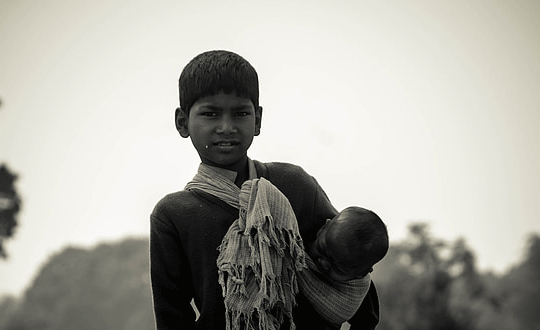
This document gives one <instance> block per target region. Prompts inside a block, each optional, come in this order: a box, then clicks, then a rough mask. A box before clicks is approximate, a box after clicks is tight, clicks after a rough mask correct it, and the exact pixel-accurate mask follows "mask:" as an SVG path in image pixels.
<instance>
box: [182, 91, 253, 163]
mask: <svg viewBox="0 0 540 330" xmlns="http://www.w3.org/2000/svg"><path fill="white" fill-rule="evenodd" d="M261 116H262V109H261V108H259V109H255V108H254V105H253V103H252V102H251V100H250V99H248V98H244V97H239V96H237V95H236V94H234V93H233V94H225V93H223V92H221V93H219V94H215V95H211V96H206V97H203V98H201V99H199V100H198V101H197V102H195V103H194V104H193V106H192V107H191V109H190V111H189V117H188V118H187V120H185V121H182V118H181V117H182V114H179V113H178V111H177V115H176V125H177V128H178V130H179V132H180V134H181V135H182V136H183V137H187V136H190V137H191V142H192V143H193V146H194V147H195V149H197V152H198V153H199V156H200V158H201V161H202V162H203V163H204V164H208V165H211V166H217V167H221V168H226V169H229V170H233V171H240V170H241V169H242V168H243V167H244V166H245V164H246V160H247V150H248V148H249V147H250V146H251V142H252V141H253V137H254V136H256V135H259V132H260V128H261ZM179 117H180V118H179ZM182 129H185V130H187V135H186V134H185V133H186V132H184V134H183V132H182Z"/></svg>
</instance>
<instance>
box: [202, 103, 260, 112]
mask: <svg viewBox="0 0 540 330" xmlns="http://www.w3.org/2000/svg"><path fill="white" fill-rule="evenodd" d="M202 107H203V108H207V109H210V110H214V111H221V110H223V107H220V106H217V105H212V104H203V105H202ZM250 108H251V104H242V105H238V106H235V107H232V108H231V109H232V110H233V111H238V110H246V109H250Z"/></svg>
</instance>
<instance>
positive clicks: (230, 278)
mask: <svg viewBox="0 0 540 330" xmlns="http://www.w3.org/2000/svg"><path fill="white" fill-rule="evenodd" d="M243 188H244V187H243ZM242 191H245V190H244V189H242ZM250 192H251V193H253V189H250ZM255 193H257V192H256V191H255ZM241 195H242V193H241ZM244 197H245V196H244ZM253 197H254V196H250V198H249V199H250V200H251V198H253ZM259 197H260V196H259ZM240 200H242V196H241V197H240ZM241 204H242V203H241ZM248 207H249V206H248ZM260 215H261V214H259V215H257V214H255V215H253V214H251V213H250V212H249V211H248V210H246V208H244V207H242V208H241V209H240V218H239V219H238V220H236V221H235V223H233V225H232V226H231V227H230V228H229V231H228V232H227V234H226V235H225V237H224V239H223V241H222V244H221V245H220V247H219V248H218V250H219V251H220V254H219V257H218V260H217V265H218V269H219V283H220V285H221V286H222V289H223V296H224V297H225V309H226V318H227V329H228V330H237V329H258V330H259V329H260V330H274V329H276V330H277V329H279V327H280V325H281V324H282V323H283V320H284V318H285V317H287V318H288V319H289V320H290V323H291V326H290V329H291V330H294V329H295V328H296V327H295V325H294V322H293V320H292V307H293V306H295V305H296V300H295V296H296V294H297V293H298V291H299V288H298V283H297V278H296V272H297V271H301V270H302V269H305V268H307V264H306V260H305V252H304V247H303V242H302V239H301V237H300V235H299V234H298V230H297V228H295V226H292V228H291V226H290V225H288V224H287V221H275V220H274V217H273V216H272V215H270V214H268V213H267V214H264V215H262V216H260ZM246 224H249V225H246ZM294 224H295V225H296V222H295V223H294ZM250 276H251V277H250ZM253 281H255V282H253ZM253 290H255V291H257V292H256V293H255V292H253ZM254 293H255V295H254V296H253V294H254ZM239 301H240V302H241V303H239ZM253 317H255V318H256V319H258V322H257V321H256V320H254V319H253ZM255 325H258V327H255Z"/></svg>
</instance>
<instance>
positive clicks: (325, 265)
mask: <svg viewBox="0 0 540 330" xmlns="http://www.w3.org/2000/svg"><path fill="white" fill-rule="evenodd" d="M318 261H319V266H321V268H322V269H321V271H322V272H323V273H328V272H329V271H330V267H331V265H330V262H329V261H328V259H326V258H324V257H320V258H319V259H318Z"/></svg>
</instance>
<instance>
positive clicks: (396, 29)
mask: <svg viewBox="0 0 540 330" xmlns="http://www.w3.org/2000/svg"><path fill="white" fill-rule="evenodd" d="M539 15H540V3H538V2H537V1H534V0H517V1H500V2H493V1H487V0H485V1H483V0H481V1H475V2H470V1H459V0H458V1H444V2H432V1H427V0H426V1H423V0H419V1H386V2H372V1H339V0H338V1H332V3H331V4H330V3H329V2H325V1H280V0H278V1H273V2H264V1H213V0H208V1H198V2H191V1H183V0H176V1H173V0H168V1H166V0H163V1H153V2H148V1H140V0H132V1H126V0H108V1H105V0H97V1H92V2H84V1H78V0H76V1H68V0H45V1H30V0H0V47H1V51H0V101H1V103H0V165H1V167H0V212H1V213H0V215H1V216H0V221H1V223H0V252H1V255H2V257H1V258H0V297H1V298H0V330H6V329H10V330H14V329H20V330H24V329H61V328H68V327H69V328H78V329H148V328H152V324H153V320H152V311H151V300H150V289H149V280H148V231H149V220H148V218H149V214H150V212H151V211H152V208H153V206H154V205H155V203H156V202H157V201H158V200H159V199H160V198H161V197H163V196H164V195H165V194H167V193H169V192H172V191H177V190H181V189H182V188H183V187H184V185H185V183H187V181H189V180H190V179H191V178H192V177H193V175H194V174H195V171H196V169H197V166H198V163H199V159H198V156H197V154H196V152H195V150H194V149H193V147H192V146H191V143H190V141H189V140H184V139H181V138H180V136H179V135H178V133H177V132H176V131H175V129H174V123H173V115H174V109H175V108H176V107H177V106H178V94H177V79H178V76H179V75H180V72H181V70H182V68H183V67H184V65H185V64H186V63H187V62H188V61H189V60H191V59H192V58H193V57H194V56H195V55H197V54H199V53H201V52H203V51H206V50H210V49H227V50H231V51H234V52H237V53H239V54H240V55H242V56H243V57H245V58H246V59H247V60H248V61H250V63H251V64H252V65H253V66H254V67H255V68H256V69H257V71H258V73H259V80H260V94H261V96H260V102H261V105H262V106H263V107H264V115H263V128H262V133H261V135H260V136H258V137H256V138H255V140H254V143H253V146H252V148H251V149H250V156H251V157H252V158H254V159H257V160H260V161H285V162H291V163H295V164H298V165H300V166H302V167H303V168H304V169H305V170H306V171H308V172H309V173H310V174H312V175H313V176H315V177H316V178H317V180H318V181H319V183H320V184H321V185H322V186H323V188H324V189H325V191H326V192H327V194H328V195H329V197H330V199H331V200H332V202H333V203H334V205H335V206H336V207H337V208H338V209H342V208H345V207H346V206H349V205H361V206H364V207H366V208H369V209H372V210H374V211H375V212H376V213H377V214H379V215H380V216H381V218H382V219H383V220H384V221H385V222H386V224H387V225H388V229H389V234H390V238H391V243H392V246H391V250H390V254H389V255H388V256H387V257H386V258H385V260H384V261H383V262H382V263H381V264H380V265H377V267H376V269H375V273H374V280H375V282H376V283H377V288H378V289H379V293H380V296H381V308H382V321H381V325H380V327H379V328H380V329H381V330H389V329H409V328H410V329H413V328H414V329H494V328H501V329H502V328H504V329H510V328H511V329H538V328H539V327H540V316H539V315H537V314H538V313H536V312H535V310H534V306H538V303H540V285H539V284H538V274H539V273H540V243H539V240H540V239H539V234H538V233H539V232H540V221H539V219H538V212H537V205H538V204H539V202H540V174H539V170H538V169H540V148H538V142H539V141H540V96H539V95H540V61H539V60H538V58H540V23H539V22H538V19H537V18H538V17H539Z"/></svg>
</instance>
